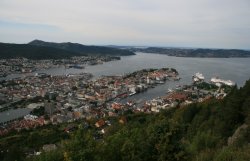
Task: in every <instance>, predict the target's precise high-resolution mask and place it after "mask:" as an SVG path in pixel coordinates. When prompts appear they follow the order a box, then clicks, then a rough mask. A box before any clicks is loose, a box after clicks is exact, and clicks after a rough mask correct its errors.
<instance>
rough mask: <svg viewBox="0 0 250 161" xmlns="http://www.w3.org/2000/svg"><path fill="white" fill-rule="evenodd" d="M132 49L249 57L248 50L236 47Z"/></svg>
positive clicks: (170, 53) (150, 51)
mask: <svg viewBox="0 0 250 161" xmlns="http://www.w3.org/2000/svg"><path fill="white" fill-rule="evenodd" d="M131 50H132V51H135V52H136V51H137V52H145V53H157V54H165V55H168V56H177V57H204V58H229V57H250V51H247V50H238V49H183V48H157V47H149V48H134V49H131Z"/></svg>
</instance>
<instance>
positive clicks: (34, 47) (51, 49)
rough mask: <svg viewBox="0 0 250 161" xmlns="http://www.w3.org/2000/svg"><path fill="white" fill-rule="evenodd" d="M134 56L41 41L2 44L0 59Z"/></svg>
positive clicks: (83, 46) (113, 51) (127, 52)
mask: <svg viewBox="0 0 250 161" xmlns="http://www.w3.org/2000/svg"><path fill="white" fill-rule="evenodd" d="M86 55H92V56H97V55H110V56H127V55H134V53H133V52H130V51H128V50H121V49H115V48H110V47H101V46H85V45H81V44H74V43H48V42H43V41H39V40H35V41H32V42H30V43H29V44H10V43H0V59H10V58H16V57H24V58H28V59H63V58H70V57H72V56H86Z"/></svg>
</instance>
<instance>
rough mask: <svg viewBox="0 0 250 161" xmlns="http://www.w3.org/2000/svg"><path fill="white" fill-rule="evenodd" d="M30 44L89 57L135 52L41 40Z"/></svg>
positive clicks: (131, 53) (123, 54)
mask: <svg viewBox="0 0 250 161" xmlns="http://www.w3.org/2000/svg"><path fill="white" fill-rule="evenodd" d="M29 44H30V45H35V46H46V47H53V48H57V49H63V50H67V51H71V52H76V53H80V54H88V55H113V56H127V55H134V53H133V52H131V51H128V50H123V49H117V48H112V47H104V46H87V45H82V44H78V43H71V42H65V43H54V42H45V41H41V40H34V41H31V42H30V43H29Z"/></svg>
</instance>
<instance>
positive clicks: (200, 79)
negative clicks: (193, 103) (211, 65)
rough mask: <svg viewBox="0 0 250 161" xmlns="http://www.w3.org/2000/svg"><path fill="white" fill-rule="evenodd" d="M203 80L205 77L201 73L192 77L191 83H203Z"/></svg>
mask: <svg viewBox="0 0 250 161" xmlns="http://www.w3.org/2000/svg"><path fill="white" fill-rule="evenodd" d="M204 79H205V77H204V76H203V74H202V73H199V72H198V73H195V75H193V81H194V82H200V81H203V80H204Z"/></svg>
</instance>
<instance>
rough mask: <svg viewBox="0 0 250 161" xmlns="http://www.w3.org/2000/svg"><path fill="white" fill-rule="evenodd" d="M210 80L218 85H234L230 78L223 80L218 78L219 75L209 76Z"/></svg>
mask: <svg viewBox="0 0 250 161" xmlns="http://www.w3.org/2000/svg"><path fill="white" fill-rule="evenodd" d="M211 82H212V83H215V84H216V85H218V86H220V85H221V84H225V85H228V86H234V85H235V83H234V82H233V81H231V80H223V79H220V78H219V77H213V78H211Z"/></svg>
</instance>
